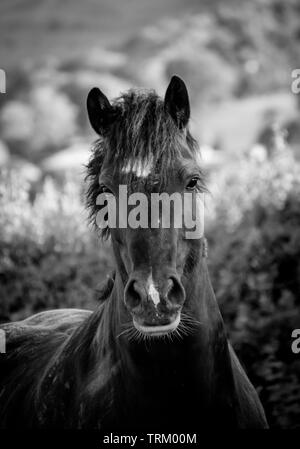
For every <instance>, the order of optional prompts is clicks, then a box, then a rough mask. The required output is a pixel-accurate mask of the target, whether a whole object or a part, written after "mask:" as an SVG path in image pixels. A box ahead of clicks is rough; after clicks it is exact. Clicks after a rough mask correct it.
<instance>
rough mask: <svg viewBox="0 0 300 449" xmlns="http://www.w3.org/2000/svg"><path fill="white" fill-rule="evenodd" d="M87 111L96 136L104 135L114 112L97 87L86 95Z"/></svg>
mask: <svg viewBox="0 0 300 449" xmlns="http://www.w3.org/2000/svg"><path fill="white" fill-rule="evenodd" d="M86 105H87V111H88V115H89V119H90V123H91V125H92V128H93V129H94V130H95V131H96V133H97V134H100V135H102V134H104V133H105V131H106V130H107V129H108V127H109V125H110V124H111V122H112V120H113V117H114V113H113V112H114V110H113V107H112V106H111V104H110V102H109V101H108V99H107V97H106V96H105V95H104V94H103V93H102V92H101V90H100V89H98V87H94V88H93V89H92V90H91V91H90V92H89V94H88V97H87V101H86Z"/></svg>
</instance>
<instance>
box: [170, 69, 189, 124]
mask: <svg viewBox="0 0 300 449" xmlns="http://www.w3.org/2000/svg"><path fill="white" fill-rule="evenodd" d="M165 109H166V111H168V112H169V114H170V115H171V117H172V118H173V120H174V121H175V123H176V124H177V126H178V127H179V128H180V129H182V128H184V127H185V126H186V125H187V124H188V121H189V118H190V102H189V94H188V91H187V88H186V85H185V83H184V81H183V80H182V79H181V78H179V76H177V75H173V76H172V78H171V81H170V84H169V86H168V88H167V91H166V95H165Z"/></svg>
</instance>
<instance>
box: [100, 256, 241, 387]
mask: <svg viewBox="0 0 300 449" xmlns="http://www.w3.org/2000/svg"><path fill="white" fill-rule="evenodd" d="M198 268H199V269H198V270H197V271H196V270H195V272H194V273H192V274H191V276H190V277H189V278H188V279H186V285H185V288H186V294H187V298H186V303H187V304H190V306H189V307H190V308H191V310H190V311H189V315H190V316H193V317H194V318H195V319H196V320H197V321H199V322H200V324H199V327H198V330H197V332H195V331H194V332H192V333H191V335H189V336H188V337H185V338H183V339H182V340H180V339H176V338H175V340H174V341H173V342H172V343H170V344H168V343H166V342H164V341H158V342H156V341H154V342H150V343H149V344H147V342H146V343H145V344H141V343H139V344H137V343H136V342H134V341H132V342H128V341H127V342H126V336H124V338H123V339H122V338H120V339H119V338H118V335H119V334H120V332H121V329H122V327H120V323H118V315H117V314H118V308H120V305H121V304H122V303H123V290H122V281H121V279H120V278H118V276H117V279H116V284H115V288H114V290H113V292H112V297H111V298H110V299H109V300H108V301H107V304H106V307H105V309H104V313H103V315H102V317H101V321H102V322H103V320H106V324H108V323H110V326H111V328H110V334H111V338H110V342H109V345H110V351H111V352H113V356H112V361H113V362H114V363H117V364H118V366H119V370H120V376H121V377H122V376H123V375H124V381H125V382H126V383H127V384H128V382H129V377H128V376H130V374H131V375H132V381H133V382H136V380H137V379H144V380H145V381H146V382H147V379H149V381H152V380H153V376H155V372H154V370H153V367H156V368H157V370H156V374H157V376H160V380H162V378H163V376H166V378H168V377H169V376H170V372H171V371H172V370H173V374H172V376H173V377H174V376H175V377H176V376H177V377H178V378H179V377H180V378H181V380H182V381H184V377H185V380H186V381H188V382H191V381H193V380H194V381H195V382H197V383H198V385H201V386H202V387H203V391H210V392H212V391H216V392H217V390H219V388H220V385H219V381H220V382H222V386H223V387H224V386H225V385H226V382H228V384H230V383H231V381H232V372H231V363H230V354H229V351H228V342H227V338H226V334H225V330H224V326H223V320H222V317H221V314H220V310H219V307H218V304H217V302H216V299H215V296H214V293H213V289H212V286H211V283H210V280H209V275H208V272H207V268H206V264H205V262H204V260H202V261H201V267H198ZM99 326H102V324H101V322H100V323H99ZM99 334H101V332H99ZM99 343H100V342H99ZM101 346H103V342H102V343H101ZM187 367H188V368H187ZM221 379H222V380H221ZM228 388H229V387H228Z"/></svg>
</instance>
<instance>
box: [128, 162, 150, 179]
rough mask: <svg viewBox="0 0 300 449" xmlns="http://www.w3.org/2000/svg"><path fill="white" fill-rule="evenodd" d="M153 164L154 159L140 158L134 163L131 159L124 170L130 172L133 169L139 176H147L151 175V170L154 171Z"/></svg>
mask: <svg viewBox="0 0 300 449" xmlns="http://www.w3.org/2000/svg"><path fill="white" fill-rule="evenodd" d="M152 165H153V161H152V160H146V161H142V160H140V159H138V160H136V161H134V163H132V161H129V162H128V163H127V165H126V166H125V167H123V170H122V171H123V172H124V173H129V172H130V171H131V170H132V171H133V173H134V174H135V175H136V176H137V177H138V178H146V177H147V176H149V175H150V173H151V171H152V168H153V167H152Z"/></svg>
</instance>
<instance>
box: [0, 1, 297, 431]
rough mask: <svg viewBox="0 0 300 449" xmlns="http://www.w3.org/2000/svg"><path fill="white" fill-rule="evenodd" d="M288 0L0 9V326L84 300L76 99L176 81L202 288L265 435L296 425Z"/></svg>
mask: <svg viewBox="0 0 300 449" xmlns="http://www.w3.org/2000/svg"><path fill="white" fill-rule="evenodd" d="M299 44H300V3H299V1H298V0H285V1H284V2H283V1H281V0H280V1H278V0H249V1H246V0H243V1H241V0H207V1H205V0H202V1H201V0H185V1H180V0H151V1H146V0H85V1H84V2H80V1H79V0H64V1H60V0H27V1H26V0H1V3H0V68H1V69H3V70H5V72H6V77H7V78H6V83H7V85H6V93H5V94H0V321H7V320H18V319H22V318H24V317H27V316H29V315H30V314H32V313H34V312H38V311H41V310H44V309H46V308H55V307H83V308H93V309H94V308H95V307H97V296H98V293H97V290H98V288H99V284H100V283H101V281H103V279H105V276H106V275H107V273H109V271H110V269H111V267H112V258H111V252H110V249H109V243H104V244H103V243H101V242H100V241H99V240H98V239H97V236H96V235H95V233H94V232H93V231H92V229H91V228H90V227H89V226H88V220H87V214H86V210H85V206H84V189H85V187H84V174H85V170H84V164H86V163H87V161H88V158H89V146H90V144H91V143H92V141H93V140H94V139H95V137H96V136H95V135H94V134H93V132H92V131H91V129H90V126H89V124H88V122H87V114H86V109H85V100H86V96H87V93H88V91H89V89H90V88H91V87H93V86H99V87H100V88H101V89H102V90H103V92H105V93H106V95H107V96H108V97H109V98H113V97H115V96H117V95H119V94H120V92H122V91H125V90H127V89H128V88H131V87H139V86H141V87H149V88H154V89H156V90H157V92H158V93H159V94H161V95H163V94H164V92H165V89H166V86H167V84H168V82H169V79H170V76H171V75H172V74H174V73H176V74H178V75H180V76H181V77H183V78H184V80H185V81H186V83H187V85H188V87H189V92H190V98H191V102H192V120H191V128H192V132H193V134H194V135H195V137H197V139H198V140H199V143H200V146H201V152H202V158H203V167H204V169H205V171H206V173H207V178H208V187H209V190H210V193H209V194H208V195H207V198H206V202H207V211H206V236H207V238H208V241H209V265H210V272H211V276H212V282H213V286H214V289H215V292H216V295H217V299H218V301H219V304H220V307H221V309H222V313H223V316H224V320H225V323H226V326H227V330H228V334H229V336H230V338H231V341H232V343H233V345H234V347H235V349H236V351H237V353H238V355H239V357H240V359H241V361H242V363H243V365H244V366H245V368H246V371H247V373H248V374H249V376H250V378H251V380H252V382H253V383H254V385H255V386H256V388H257V391H258V393H259V395H260V397H261V399H262V402H263V404H264V406H265V410H266V413H267V417H268V420H269V423H270V425H271V426H273V427H284V428H293V427H297V426H300V357H299V355H296V354H293V353H292V351H291V343H292V339H291V332H292V330H293V329H295V328H300V312H299V310H300V308H299V305H300V115H299V114H300V110H299V108H300V95H298V96H297V95H295V94H292V92H291V82H292V78H291V71H292V70H293V69H295V68H300V46H299Z"/></svg>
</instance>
